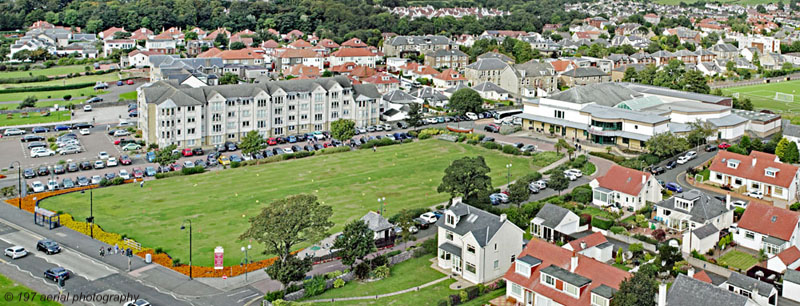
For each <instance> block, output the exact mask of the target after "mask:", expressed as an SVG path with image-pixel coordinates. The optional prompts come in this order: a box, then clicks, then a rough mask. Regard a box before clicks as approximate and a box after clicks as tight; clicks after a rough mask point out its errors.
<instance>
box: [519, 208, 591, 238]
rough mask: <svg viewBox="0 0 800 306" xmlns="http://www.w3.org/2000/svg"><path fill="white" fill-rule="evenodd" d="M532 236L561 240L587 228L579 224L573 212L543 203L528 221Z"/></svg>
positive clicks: (578, 219)
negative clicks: (534, 215)
mask: <svg viewBox="0 0 800 306" xmlns="http://www.w3.org/2000/svg"><path fill="white" fill-rule="evenodd" d="M530 224H531V225H530V226H531V228H530V233H531V235H533V237H536V238H539V239H543V240H545V241H550V242H553V241H563V240H564V239H565V237H566V236H569V235H572V234H574V233H577V232H582V231H585V230H587V229H588V226H587V225H583V226H581V224H580V218H579V217H578V215H576V214H575V213H574V212H572V211H570V210H568V209H566V208H563V207H561V206H558V205H553V204H550V203H547V204H545V205H544V206H543V207H542V209H540V210H539V212H538V213H536V217H534V218H533V219H532V220H531V222H530Z"/></svg>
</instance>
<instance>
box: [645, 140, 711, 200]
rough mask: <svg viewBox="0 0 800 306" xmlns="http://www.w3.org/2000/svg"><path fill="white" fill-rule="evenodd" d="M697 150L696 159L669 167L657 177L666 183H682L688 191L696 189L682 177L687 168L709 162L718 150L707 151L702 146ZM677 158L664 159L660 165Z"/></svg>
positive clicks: (707, 192) (708, 192)
mask: <svg viewBox="0 0 800 306" xmlns="http://www.w3.org/2000/svg"><path fill="white" fill-rule="evenodd" d="M695 151H696V152H697V157H695V158H694V159H692V160H690V161H689V162H687V163H686V164H683V165H678V166H677V167H675V168H673V169H669V170H667V171H666V172H664V173H662V174H659V175H656V178H657V179H659V180H662V181H664V183H669V182H676V183H678V185H681V187H683V191H684V192H686V191H687V190H689V189H695V187H694V186H692V185H689V184H687V183H686V180H684V179H683V178H682V177H683V176H684V174H685V173H686V170H687V169H689V168H693V167H697V166H699V165H701V164H703V163H705V162H707V161H708V160H710V159H712V158H714V156H716V155H717V151H712V152H706V151H704V150H702V148H700V149H699V150H695ZM676 158H677V157H674V158H670V159H667V160H664V161H663V162H661V163H660V164H659V165H660V166H663V165H666V164H667V162H668V161H671V160H675V159H676ZM665 169H666V168H665ZM703 192H705V193H706V194H709V195H711V196H715V195H722V194H717V193H714V192H710V191H706V190H704V191H703Z"/></svg>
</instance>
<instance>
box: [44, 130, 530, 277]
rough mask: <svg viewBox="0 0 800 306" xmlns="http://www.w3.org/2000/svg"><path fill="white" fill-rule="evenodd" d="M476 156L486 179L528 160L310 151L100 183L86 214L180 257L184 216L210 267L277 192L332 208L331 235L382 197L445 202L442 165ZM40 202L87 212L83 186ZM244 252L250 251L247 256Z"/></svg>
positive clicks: (78, 214) (422, 152) (475, 149)
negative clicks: (303, 156) (140, 179)
mask: <svg viewBox="0 0 800 306" xmlns="http://www.w3.org/2000/svg"><path fill="white" fill-rule="evenodd" d="M477 155H482V156H484V158H485V159H486V162H487V164H488V165H489V166H490V167H491V168H492V169H494V171H492V172H491V173H490V175H491V177H492V180H493V183H494V185H496V186H499V185H502V184H503V183H504V182H505V180H506V177H505V175H506V169H505V166H504V165H506V164H508V163H509V162H513V164H514V167H513V168H512V169H511V174H512V179H514V178H516V177H519V176H521V175H523V174H526V173H529V172H530V171H534V170H537V169H538V167H536V166H533V160H534V159H535V158H531V157H523V156H510V155H505V154H502V153H500V152H499V151H496V150H488V149H484V148H482V147H479V146H472V145H467V144H454V143H448V142H444V141H439V140H425V141H419V142H415V143H410V144H402V145H395V146H389V147H381V148H378V151H377V153H376V152H372V150H359V151H355V152H349V153H340V154H334V155H322V156H314V157H310V158H306V159H300V160H289V161H284V162H280V163H272V164H267V165H261V166H250V167H244V168H237V169H228V170H225V171H214V172H211V173H207V174H201V175H196V176H185V177H175V178H169V179H163V180H156V181H150V182H147V183H145V186H144V187H145V188H144V189H140V187H139V185H138V184H128V185H122V186H117V187H109V188H102V189H99V190H97V191H95V192H94V193H95V194H97V195H96V196H94V216H95V220H96V222H97V223H98V224H99V225H100V226H102V227H103V228H104V229H106V230H108V231H111V232H115V233H120V234H127V235H128V236H129V237H132V238H133V239H136V240H137V241H138V242H140V243H142V244H143V245H144V246H147V247H152V248H156V247H161V248H163V249H164V251H166V252H167V253H169V254H170V255H171V256H173V257H178V258H180V260H181V262H188V239H187V238H188V237H187V236H188V234H187V233H186V232H185V231H181V230H180V225H181V222H182V221H183V220H184V219H186V218H191V219H192V220H194V234H193V235H194V242H193V244H194V251H193V254H194V256H193V257H194V262H195V264H198V265H206V266H210V265H211V264H212V262H213V261H212V259H213V250H214V247H216V246H222V247H224V248H225V249H226V250H229V251H228V252H227V254H226V256H225V264H226V265H232V264H238V263H239V262H240V258H242V255H243V254H240V253H241V252H238V251H235V250H238V249H239V248H240V247H241V246H242V245H243V244H247V243H248V242H246V241H245V242H242V241H237V238H238V236H239V235H240V234H241V233H242V232H244V231H245V230H246V228H247V227H248V226H249V222H248V218H249V217H251V216H254V215H256V214H258V212H259V211H260V208H261V207H263V205H266V204H267V203H270V202H271V201H273V200H275V199H279V198H283V197H286V196H289V195H294V194H299V193H309V194H314V195H317V196H318V197H319V200H320V202H321V203H323V204H326V205H331V206H333V215H332V216H331V221H333V222H334V223H335V224H336V225H335V226H334V228H333V229H332V231H331V233H335V232H337V231H340V230H341V229H342V227H343V226H344V224H345V223H346V222H347V221H349V220H354V219H357V218H360V217H361V216H363V215H364V214H365V213H366V212H367V211H369V210H377V209H379V206H378V202H377V201H376V199H377V198H379V197H386V203H387V204H386V208H385V209H386V214H387V215H393V214H395V213H397V212H399V211H400V210H401V209H403V208H420V207H430V206H433V205H436V204H438V203H441V202H443V201H446V200H447V198H448V195H447V194H440V193H437V192H436V187H437V186H438V185H439V183H440V182H441V178H442V175H443V173H444V169H445V168H446V167H447V166H448V165H449V164H450V162H451V161H453V160H455V159H457V158H460V157H463V156H477ZM41 205H42V206H43V207H46V208H48V209H52V210H56V211H64V212H68V213H70V214H73V216H74V217H75V219H76V220H83V219H84V218H85V217H87V216H88V214H89V205H88V198H87V195H85V194H80V193H73V194H68V195H63V196H58V197H53V198H49V199H47V200H45V201H43V202H42V203H41ZM253 247H254V248H255V250H254V252H250V256H251V257H254V258H253V259H255V260H259V259H264V258H266V257H267V256H266V255H263V254H261V251H262V250H263V249H262V246H261V245H258V244H254V245H253ZM253 254H258V255H256V256H253Z"/></svg>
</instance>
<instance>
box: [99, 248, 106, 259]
mask: <svg viewBox="0 0 800 306" xmlns="http://www.w3.org/2000/svg"><path fill="white" fill-rule="evenodd" d="M100 257H105V254H104V253H103V247H100Z"/></svg>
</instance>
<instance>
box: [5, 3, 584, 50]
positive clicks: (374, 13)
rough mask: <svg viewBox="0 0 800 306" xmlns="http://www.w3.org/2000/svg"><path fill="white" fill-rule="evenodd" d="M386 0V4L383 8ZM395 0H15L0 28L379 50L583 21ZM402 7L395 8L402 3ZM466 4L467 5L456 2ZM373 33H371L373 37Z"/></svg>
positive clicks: (556, 8)
mask: <svg viewBox="0 0 800 306" xmlns="http://www.w3.org/2000/svg"><path fill="white" fill-rule="evenodd" d="M383 2H386V3H383ZM393 2H398V1H395V0H384V1H376V0H275V1H269V2H266V1H251V2H247V1H220V0H210V1H209V0H126V1H118V0H112V1H95V0H75V1H62V0H43V1H42V0H18V1H3V2H0V17H2V18H0V30H16V29H24V28H26V27H28V26H30V25H31V24H32V23H33V22H35V21H37V20H46V21H48V22H50V23H52V24H55V25H62V26H69V27H81V28H82V29H83V31H84V32H88V33H97V32H98V31H102V30H104V29H107V28H109V27H111V26H116V27H124V28H125V29H127V30H135V29H138V28H140V27H146V28H149V29H151V30H154V31H156V32H158V31H161V29H162V28H163V29H166V28H169V27H173V26H175V27H181V28H183V29H184V30H185V29H189V28H191V27H194V26H198V27H201V28H203V29H215V28H218V27H226V28H229V29H231V30H234V31H238V30H242V29H251V30H266V29H269V28H274V29H276V30H278V31H280V32H281V33H287V32H289V31H291V30H295V29H297V30H300V31H303V32H304V33H312V32H316V33H317V35H319V36H320V37H321V38H331V39H334V40H336V41H338V42H341V41H344V40H346V39H349V38H352V37H359V38H360V39H362V40H363V41H365V42H371V43H372V44H377V43H378V42H379V41H380V33H381V32H394V33H397V34H400V35H424V34H444V35H450V34H461V33H469V34H479V33H481V32H483V31H484V30H486V29H505V30H522V31H541V28H542V26H543V25H544V24H546V23H561V22H568V21H570V20H572V19H574V18H583V17H585V16H584V15H583V14H582V13H578V12H565V11H564V9H563V6H564V4H565V3H569V2H578V0H554V1H541V0H536V1H514V0H483V1H475V3H477V4H478V5H481V6H486V7H495V8H498V9H503V10H508V11H511V12H512V15H511V16H503V17H494V18H485V19H481V20H480V21H479V20H478V19H476V18H474V17H465V18H462V19H455V18H452V17H442V18H433V19H426V18H418V19H415V20H411V19H409V18H398V17H397V16H396V15H392V14H390V13H389V12H388V11H387V10H386V9H384V8H382V7H380V6H379V5H389V6H391V5H396V4H398V3H393ZM403 3H404V1H403V2H400V3H399V4H403ZM462 4H466V3H462ZM376 34H377V35H376Z"/></svg>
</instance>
